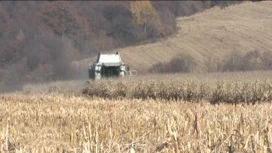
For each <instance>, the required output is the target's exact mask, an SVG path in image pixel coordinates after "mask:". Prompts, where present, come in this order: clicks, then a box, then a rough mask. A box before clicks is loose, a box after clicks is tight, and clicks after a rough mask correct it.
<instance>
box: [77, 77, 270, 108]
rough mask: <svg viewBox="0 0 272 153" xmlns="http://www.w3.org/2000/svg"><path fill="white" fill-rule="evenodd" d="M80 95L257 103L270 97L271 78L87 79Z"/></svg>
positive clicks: (266, 100)
mask: <svg viewBox="0 0 272 153" xmlns="http://www.w3.org/2000/svg"><path fill="white" fill-rule="evenodd" d="M82 93H83V95H87V96H89V97H91V98H93V97H100V98H108V99H127V98H128V99H134V98H135V99H142V100H146V99H154V100H167V101H169V100H172V101H180V100H182V101H190V102H199V101H202V100H204V101H209V102H211V103H219V102H225V103H235V104H236V103H240V102H243V103H256V102H268V101H271V100H272V79H263V80H260V79H244V78H241V79H237V80H234V79H218V80H214V79H197V78H190V77H186V78H182V77H174V76H169V77H167V76H166V77H161V78H160V77H158V78H156V77H155V78H154V77H151V79H150V78H146V77H143V78H136V79H135V78H128V79H114V80H99V81H90V82H89V84H88V87H86V88H85V89H83V91H82Z"/></svg>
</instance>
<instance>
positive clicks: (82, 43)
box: [0, 0, 240, 88]
mask: <svg viewBox="0 0 272 153" xmlns="http://www.w3.org/2000/svg"><path fill="white" fill-rule="evenodd" d="M239 2H240V1H236V2H234V1H206V0H205V1H204V0H203V1H131V2H130V1H90V2H87V1H82V2H80V1H2V2H0V46H1V47H0V57H1V58H0V86H1V87H5V88H12V86H13V85H20V84H23V83H25V82H44V81H52V80H63V79H72V78H76V77H78V76H76V75H75V74H74V73H73V72H74V71H73V68H72V66H71V61H74V60H80V59H84V58H87V57H90V56H94V55H96V54H97V53H98V52H99V51H107V50H111V49H115V48H120V47H124V46H129V45H137V44H142V43H148V42H152V41H156V40H157V39H159V38H164V37H167V36H170V35H172V34H174V33H175V31H176V20H175V19H176V17H178V16H188V15H191V14H194V13H197V12H200V11H203V10H205V9H208V8H211V7H213V6H220V7H225V6H228V5H232V4H235V3H239ZM86 71H87V70H86Z"/></svg>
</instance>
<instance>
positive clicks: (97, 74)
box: [89, 52, 137, 80]
mask: <svg viewBox="0 0 272 153" xmlns="http://www.w3.org/2000/svg"><path fill="white" fill-rule="evenodd" d="M136 74H137V71H136V70H129V66H128V65H126V64H125V63H123V62H122V60H121V56H120V54H119V52H116V53H115V54H102V52H100V53H99V54H98V57H97V60H96V62H95V63H92V62H91V63H89V79H92V80H99V79H101V78H111V77H124V76H133V75H136Z"/></svg>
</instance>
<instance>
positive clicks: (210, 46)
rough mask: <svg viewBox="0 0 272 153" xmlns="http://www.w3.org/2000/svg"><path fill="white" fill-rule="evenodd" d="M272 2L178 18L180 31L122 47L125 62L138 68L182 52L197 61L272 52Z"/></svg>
mask: <svg viewBox="0 0 272 153" xmlns="http://www.w3.org/2000/svg"><path fill="white" fill-rule="evenodd" d="M271 7H272V2H271V1H264V2H254V3H253V2H245V3H242V4H239V5H234V6H230V7H227V8H224V9H220V8H219V7H215V8H212V9H209V10H206V11H204V12H203V13H198V14H195V15H192V16H189V17H180V18H178V19H177V26H178V29H179V30H178V33H177V34H176V35H174V36H172V37H170V38H168V39H165V40H161V41H158V42H155V43H151V44H145V45H140V46H136V47H135V46H133V47H125V48H121V49H120V52H121V54H122V58H123V61H124V62H126V63H128V64H129V65H131V67H132V68H133V69H136V70H138V71H146V70H148V69H149V68H150V67H152V65H153V64H156V63H158V62H166V61H169V60H171V58H173V57H175V56H177V55H180V54H182V53H187V54H190V55H191V56H192V57H193V58H195V60H196V61H197V65H198V68H197V71H205V70H204V69H203V65H205V62H212V61H220V60H222V58H224V56H225V55H227V54H228V53H230V52H233V51H235V52H247V51H252V50H257V51H261V52H262V51H270V52H272V50H271V48H272V41H271V38H272V30H271V26H272V10H271Z"/></svg>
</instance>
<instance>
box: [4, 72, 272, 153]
mask: <svg viewBox="0 0 272 153" xmlns="http://www.w3.org/2000/svg"><path fill="white" fill-rule="evenodd" d="M260 74H262V75H260ZM212 76H213V77H214V78H212ZM212 76H211V75H207V76H205V75H204V74H203V75H169V76H168V75H167V76H163V75H162V76H160V75H155V76H152V77H151V76H142V77H141V76H139V77H131V78H123V79H117V80H116V79H110V80H100V81H96V82H90V83H89V84H88V85H86V84H84V81H77V82H74V83H73V82H65V81H63V82H56V83H54V82H53V83H48V84H40V85H27V86H25V87H24V88H23V90H22V91H18V92H14V93H5V94H0V106H1V107H0V152H15V153H17V152H18V153H19V152H32V153H36V152H37V153H38V152H70V153H76V152H84V153H88V152H91V153H100V152H114V153H115V152H120V153H123V152H128V153H135V152H139V153H150V152H162V153H172V152H175V153H178V152H186V153H187V152H188V153H191V152H210V153H212V152H229V153H234V152H257V153H259V152H260V153H269V152H272V148H271V144H272V105H271V93H270V90H271V80H269V78H270V76H271V75H270V73H259V72H258V73H250V74H247V73H242V74H240V73H237V74H236V73H235V74H228V73H227V75H226V74H212ZM236 76H239V77H236ZM99 87H100V88H99ZM82 89H83V90H82ZM82 91H83V92H86V93H84V94H82ZM173 95H174V96H175V95H176V97H172V96H173ZM215 95H216V96H217V97H216V96H215ZM216 98H217V99H216ZM234 102H236V103H235V105H233V104H230V103H234Z"/></svg>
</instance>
